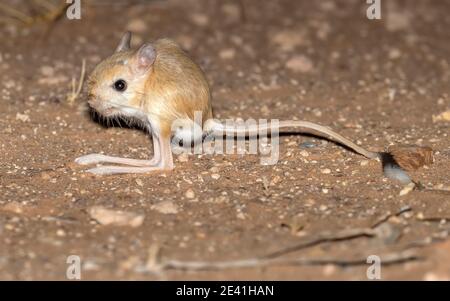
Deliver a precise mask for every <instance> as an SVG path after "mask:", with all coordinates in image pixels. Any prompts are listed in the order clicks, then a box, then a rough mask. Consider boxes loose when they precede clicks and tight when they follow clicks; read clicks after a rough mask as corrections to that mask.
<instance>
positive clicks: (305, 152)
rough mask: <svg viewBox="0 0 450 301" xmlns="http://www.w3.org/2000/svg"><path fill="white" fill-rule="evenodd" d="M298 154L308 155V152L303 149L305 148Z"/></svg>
mask: <svg viewBox="0 0 450 301" xmlns="http://www.w3.org/2000/svg"><path fill="white" fill-rule="evenodd" d="M300 155H302V156H303V157H309V153H308V152H307V151H305V150H302V151H301V152H300Z"/></svg>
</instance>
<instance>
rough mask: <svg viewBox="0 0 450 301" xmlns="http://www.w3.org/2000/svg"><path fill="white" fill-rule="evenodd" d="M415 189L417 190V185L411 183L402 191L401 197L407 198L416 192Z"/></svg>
mask: <svg viewBox="0 0 450 301" xmlns="http://www.w3.org/2000/svg"><path fill="white" fill-rule="evenodd" d="M414 188H416V184H415V183H413V182H411V183H409V184H408V185H406V186H405V187H403V189H402V190H400V193H399V196H405V195H407V194H408V193H410V192H411V191H413V190H414Z"/></svg>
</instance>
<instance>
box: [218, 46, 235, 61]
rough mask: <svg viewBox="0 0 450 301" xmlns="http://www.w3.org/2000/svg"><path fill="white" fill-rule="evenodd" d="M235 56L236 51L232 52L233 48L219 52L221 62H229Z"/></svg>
mask: <svg viewBox="0 0 450 301" xmlns="http://www.w3.org/2000/svg"><path fill="white" fill-rule="evenodd" d="M235 54H236V50H234V49H233V48H228V49H223V50H221V51H220V52H219V57H220V58H221V59H222V60H231V59H233V58H234V56H235Z"/></svg>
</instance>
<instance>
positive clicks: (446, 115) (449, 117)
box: [433, 110, 450, 122]
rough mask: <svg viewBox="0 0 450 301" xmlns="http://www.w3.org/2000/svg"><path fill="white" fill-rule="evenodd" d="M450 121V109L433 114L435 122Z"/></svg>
mask: <svg viewBox="0 0 450 301" xmlns="http://www.w3.org/2000/svg"><path fill="white" fill-rule="evenodd" d="M439 121H450V110H448V111H445V112H442V113H440V114H438V115H433V122H439Z"/></svg>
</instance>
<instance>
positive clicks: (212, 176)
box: [211, 173, 220, 180]
mask: <svg viewBox="0 0 450 301" xmlns="http://www.w3.org/2000/svg"><path fill="white" fill-rule="evenodd" d="M211 178H213V179H214V180H218V179H220V175H219V174H217V173H213V174H212V175H211Z"/></svg>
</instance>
